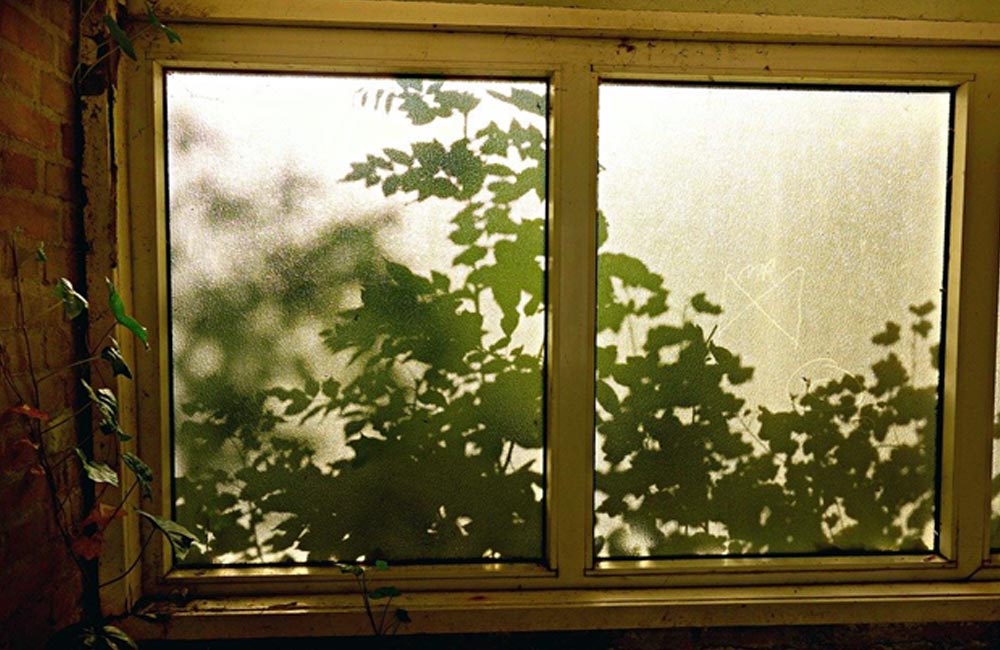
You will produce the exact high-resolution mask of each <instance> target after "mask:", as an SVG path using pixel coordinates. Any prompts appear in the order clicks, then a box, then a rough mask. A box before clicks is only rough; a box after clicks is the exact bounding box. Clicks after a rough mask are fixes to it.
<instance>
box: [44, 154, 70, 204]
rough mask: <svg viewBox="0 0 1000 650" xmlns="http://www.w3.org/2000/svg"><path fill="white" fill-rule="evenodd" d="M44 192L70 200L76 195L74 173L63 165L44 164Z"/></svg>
mask: <svg viewBox="0 0 1000 650" xmlns="http://www.w3.org/2000/svg"><path fill="white" fill-rule="evenodd" d="M45 193H46V194H48V195H49V196H54V197H56V198H60V199H65V200H66V201H72V200H73V199H74V196H75V195H76V175H75V174H74V173H73V168H72V167H68V166H65V165H55V164H53V163H46V164H45Z"/></svg>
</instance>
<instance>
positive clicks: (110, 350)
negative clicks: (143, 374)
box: [101, 338, 132, 379]
mask: <svg viewBox="0 0 1000 650" xmlns="http://www.w3.org/2000/svg"><path fill="white" fill-rule="evenodd" d="M101 358H102V359H104V360H105V361H107V362H108V363H110V364H111V370H112V372H113V373H114V376H115V377H117V376H118V375H121V376H123V377H128V378H129V379H132V371H131V370H130V369H129V367H128V364H127V363H125V359H124V357H122V351H121V350H120V349H119V348H118V341H116V340H115V339H113V338H112V339H111V345H108V346H106V347H105V348H104V349H103V350H101Z"/></svg>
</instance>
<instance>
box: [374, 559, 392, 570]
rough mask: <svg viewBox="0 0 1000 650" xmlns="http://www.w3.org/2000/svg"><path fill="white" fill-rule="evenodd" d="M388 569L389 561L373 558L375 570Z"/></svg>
mask: <svg viewBox="0 0 1000 650" xmlns="http://www.w3.org/2000/svg"><path fill="white" fill-rule="evenodd" d="M388 569H389V563H388V562H386V561H385V560H375V570H376V571H387V570H388Z"/></svg>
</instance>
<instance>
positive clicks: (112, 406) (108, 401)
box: [80, 379, 128, 440]
mask: <svg viewBox="0 0 1000 650" xmlns="http://www.w3.org/2000/svg"><path fill="white" fill-rule="evenodd" d="M80 383H81V384H83V388H84V390H86V391H87V397H89V398H90V401H91V402H93V403H94V406H96V407H97V410H98V411H99V412H100V414H101V431H102V432H103V433H105V434H106V435H109V436H110V435H111V434H116V435H117V436H118V439H119V440H128V436H126V435H125V433H124V432H123V431H122V430H121V427H120V426H119V424H118V398H116V397H115V394H114V393H112V392H111V390H109V389H107V388H98V389H97V390H96V391H95V390H94V389H93V388H92V387H91V385H90V384H88V383H87V381H86V380H85V379H81V380H80Z"/></svg>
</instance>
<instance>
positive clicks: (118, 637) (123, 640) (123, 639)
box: [97, 625, 139, 650]
mask: <svg viewBox="0 0 1000 650" xmlns="http://www.w3.org/2000/svg"><path fill="white" fill-rule="evenodd" d="M97 636H98V639H99V640H101V641H104V644H105V646H107V648H109V650H126V649H128V650H139V646H138V645H137V644H136V642H135V640H133V639H132V637H130V636H129V635H128V634H126V633H125V631H124V630H122V629H121V628H117V627H115V626H114V625H105V626H104V627H102V628H101V630H100V632H98V633H97Z"/></svg>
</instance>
